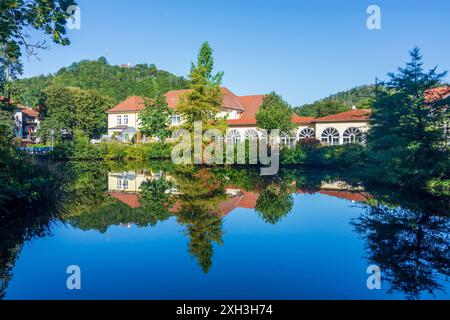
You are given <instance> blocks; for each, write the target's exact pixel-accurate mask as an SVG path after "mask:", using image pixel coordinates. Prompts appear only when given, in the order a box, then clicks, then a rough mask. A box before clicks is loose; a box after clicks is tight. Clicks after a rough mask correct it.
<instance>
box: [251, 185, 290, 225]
mask: <svg viewBox="0 0 450 320" xmlns="http://www.w3.org/2000/svg"><path fill="white" fill-rule="evenodd" d="M293 204H294V199H293V198H292V194H291V192H290V191H289V190H288V188H287V186H286V185H285V184H283V183H280V182H278V183H275V182H274V183H271V184H269V185H268V186H266V187H265V188H264V189H263V191H262V192H261V194H260V195H259V198H258V200H257V202H256V208H255V210H256V212H258V214H259V215H260V217H261V219H263V220H264V221H265V222H267V223H270V224H277V223H278V222H280V221H281V219H283V217H285V216H286V215H287V214H288V213H289V212H291V210H292V206H293Z"/></svg>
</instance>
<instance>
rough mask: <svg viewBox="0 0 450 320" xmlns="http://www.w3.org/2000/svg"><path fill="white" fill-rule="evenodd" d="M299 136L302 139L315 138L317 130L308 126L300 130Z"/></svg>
mask: <svg viewBox="0 0 450 320" xmlns="http://www.w3.org/2000/svg"><path fill="white" fill-rule="evenodd" d="M298 137H299V138H300V139H313V138H315V137H316V132H315V131H314V129H312V128H306V129H303V130H302V131H300V133H299V135H298Z"/></svg>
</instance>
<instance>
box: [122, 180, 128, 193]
mask: <svg viewBox="0 0 450 320" xmlns="http://www.w3.org/2000/svg"><path fill="white" fill-rule="evenodd" d="M123 189H124V190H128V179H125V180H123Z"/></svg>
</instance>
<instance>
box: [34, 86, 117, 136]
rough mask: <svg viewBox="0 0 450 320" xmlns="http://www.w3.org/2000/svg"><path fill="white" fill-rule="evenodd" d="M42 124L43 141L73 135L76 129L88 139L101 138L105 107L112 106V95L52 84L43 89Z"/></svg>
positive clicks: (103, 127) (39, 133) (103, 129)
mask: <svg viewBox="0 0 450 320" xmlns="http://www.w3.org/2000/svg"><path fill="white" fill-rule="evenodd" d="M43 97H44V100H43V105H42V106H41V114H42V117H41V120H42V122H41V126H40V129H39V132H38V135H39V136H40V137H41V138H43V139H44V141H50V140H51V132H52V130H54V135H53V137H54V140H55V141H61V140H64V139H72V138H73V137H74V136H75V132H79V133H83V134H84V135H86V136H87V137H88V138H89V139H92V138H100V136H101V135H102V134H104V133H105V132H106V129H107V118H106V113H105V111H106V110H108V109H110V108H112V107H113V106H114V102H113V100H112V99H111V98H109V97H105V96H101V95H100V94H98V93H97V92H96V91H93V90H81V89H79V88H72V87H61V86H51V87H48V88H47V89H46V90H45V91H44V96H43Z"/></svg>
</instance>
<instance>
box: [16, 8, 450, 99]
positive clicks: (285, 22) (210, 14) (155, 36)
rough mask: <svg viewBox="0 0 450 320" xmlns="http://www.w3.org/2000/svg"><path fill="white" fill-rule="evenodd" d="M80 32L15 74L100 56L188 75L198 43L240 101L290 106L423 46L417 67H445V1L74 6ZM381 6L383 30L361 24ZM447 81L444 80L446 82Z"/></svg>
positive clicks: (392, 65) (448, 65)
mask: <svg viewBox="0 0 450 320" xmlns="http://www.w3.org/2000/svg"><path fill="white" fill-rule="evenodd" d="M78 4H79V5H80V8H81V11H82V26H81V30H69V36H70V38H71V40H72V44H71V45H70V46H68V47H59V46H56V45H51V48H50V50H48V51H43V52H41V54H40V59H41V60H40V61H36V59H34V58H32V59H31V60H29V61H27V59H24V60H25V74H24V76H34V75H38V74H47V73H53V72H55V71H57V70H58V69H59V68H60V67H63V66H68V65H69V64H71V63H72V62H73V61H79V60H82V59H97V58H98V57H100V56H106V57H107V59H108V60H109V62H110V63H112V64H122V63H128V62H131V63H132V64H137V63H154V64H156V65H157V67H158V68H160V69H164V70H167V71H170V72H172V73H175V74H177V75H186V74H187V73H188V72H189V67H190V62H191V61H192V60H194V59H195V57H196V55H197V52H198V49H199V47H200V45H201V44H202V42H204V41H206V40H207V41H209V42H210V44H211V46H212V47H213V49H214V53H215V59H216V68H217V70H219V71H224V72H225V77H224V85H225V86H227V87H229V88H230V89H231V90H232V91H234V92H235V93H236V94H239V95H246V94H259V93H267V92H269V91H272V90H275V91H277V92H278V93H280V94H282V95H283V97H284V98H285V99H286V100H287V101H288V102H289V103H291V104H292V105H294V106H295V105H300V104H303V103H309V102H313V101H314V100H316V99H319V98H322V97H325V96H327V95H329V94H331V93H335V92H338V91H342V90H346V89H349V88H352V87H354V86H357V85H361V84H368V83H373V82H374V79H375V77H376V76H378V77H379V78H381V79H383V78H385V76H386V73H387V72H389V71H394V70H395V69H396V68H397V67H398V66H400V65H403V64H404V63H405V62H406V61H407V60H408V50H410V49H411V48H412V47H414V46H419V47H420V48H421V49H422V54H423V55H424V58H425V62H426V66H427V67H430V66H432V65H438V66H439V69H440V70H449V69H450V41H448V40H449V37H450V19H449V16H450V1H448V0H429V1H425V0H386V1H380V0H373V1H364V0H334V1H332V0H327V1H325V0H323V1H320V0H319V1H317V0H314V1H313V0H309V1H300V0H298V1H294V0H280V1H273V0H272V1H270V0H240V1H237V0H236V1H235V0H227V1H220V2H219V1H212V0H189V1H188V0H171V1H170V0H169V1H167V0H164V1H163V0H161V1H148V0H127V1H110V0H78ZM370 4H377V5H379V6H380V7H381V13H382V17H381V18H382V30H372V31H371V30H368V29H367V28H366V19H367V17H368V15H367V14H366V9H367V7H368V5H370ZM448 79H449V78H448V77H447V80H448Z"/></svg>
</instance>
